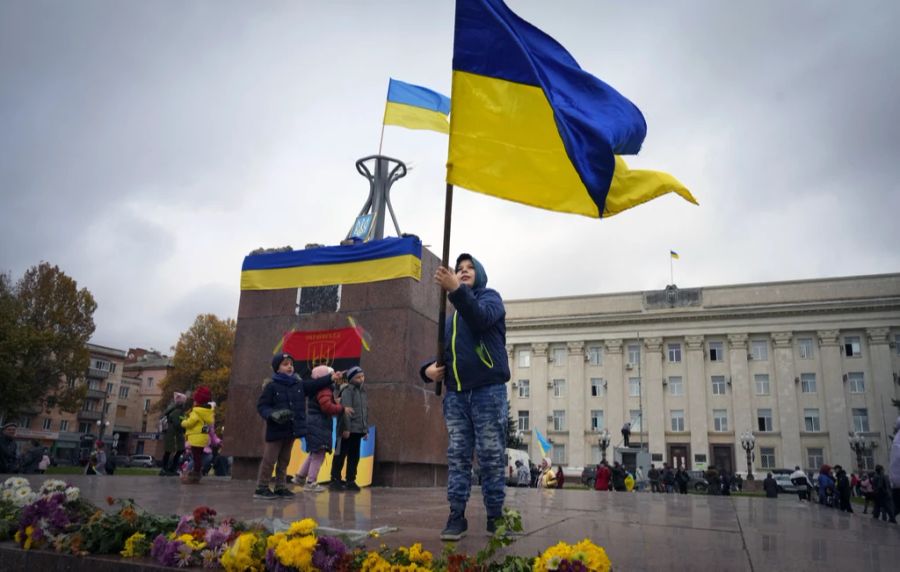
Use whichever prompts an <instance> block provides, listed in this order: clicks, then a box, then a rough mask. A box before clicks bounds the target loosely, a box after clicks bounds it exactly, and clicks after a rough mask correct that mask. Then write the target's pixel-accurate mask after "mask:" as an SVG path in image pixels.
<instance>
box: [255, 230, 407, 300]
mask: <svg viewBox="0 0 900 572" xmlns="http://www.w3.org/2000/svg"><path fill="white" fill-rule="evenodd" d="M421 277H422V242H421V241H420V240H419V238H418V237H415V236H405V237H389V238H384V239H382V240H372V241H369V242H362V243H356V244H350V245H346V246H343V245H342V246H323V247H320V248H310V249H307V250H295V251H291V252H270V253H266V254H254V255H250V256H247V257H245V258H244V265H243V267H242V268H241V290H277V289H280V288H301V287H304V286H327V285H329V284H360V283H364V282H376V281H379V280H391V279H393V278H414V279H416V280H419V279H420V278H421Z"/></svg>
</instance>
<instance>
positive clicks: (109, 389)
mask: <svg viewBox="0 0 900 572" xmlns="http://www.w3.org/2000/svg"><path fill="white" fill-rule="evenodd" d="M112 392H113V384H111V383H107V384H106V395H112Z"/></svg>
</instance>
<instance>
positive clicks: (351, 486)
mask: <svg viewBox="0 0 900 572" xmlns="http://www.w3.org/2000/svg"><path fill="white" fill-rule="evenodd" d="M344 488H345V489H347V490H348V491H353V492H357V493H358V492H359V491H360V488H359V485H357V484H356V483H355V482H353V483H349V482H348V483H347V484H346V485H344Z"/></svg>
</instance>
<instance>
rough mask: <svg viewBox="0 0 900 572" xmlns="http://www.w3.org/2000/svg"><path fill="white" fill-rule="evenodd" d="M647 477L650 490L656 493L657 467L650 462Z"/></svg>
mask: <svg viewBox="0 0 900 572" xmlns="http://www.w3.org/2000/svg"><path fill="white" fill-rule="evenodd" d="M647 477H649V478H650V492H651V493H658V492H659V469H657V468H656V465H654V464H653V463H650V470H649V471H648V472H647Z"/></svg>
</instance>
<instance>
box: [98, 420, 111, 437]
mask: <svg viewBox="0 0 900 572" xmlns="http://www.w3.org/2000/svg"><path fill="white" fill-rule="evenodd" d="M107 427H109V421H107V420H105V419H104V418H103V416H102V414H101V417H100V419H97V433H99V435H100V436H99V437H97V440H98V441H103V431H104V430H105V429H106V428H107Z"/></svg>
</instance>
